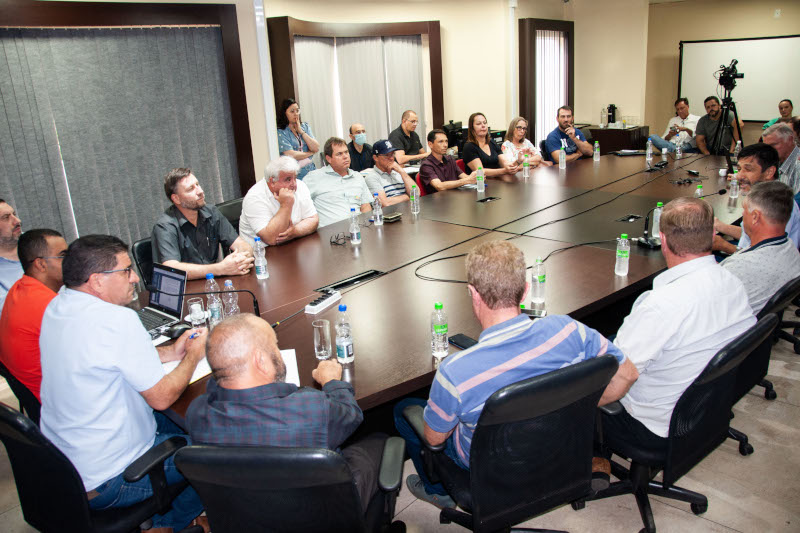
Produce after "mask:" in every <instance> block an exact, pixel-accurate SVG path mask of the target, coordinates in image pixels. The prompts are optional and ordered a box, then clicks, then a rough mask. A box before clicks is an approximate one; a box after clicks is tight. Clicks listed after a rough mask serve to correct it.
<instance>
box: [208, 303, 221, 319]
mask: <svg viewBox="0 0 800 533" xmlns="http://www.w3.org/2000/svg"><path fill="white" fill-rule="evenodd" d="M208 312H209V314H210V315H211V320H222V306H219V305H213V306H211V307H209V308H208Z"/></svg>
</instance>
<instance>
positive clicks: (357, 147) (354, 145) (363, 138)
mask: <svg viewBox="0 0 800 533" xmlns="http://www.w3.org/2000/svg"><path fill="white" fill-rule="evenodd" d="M350 138H351V139H352V141H350V142H349V143H347V150H348V151H349V152H350V168H352V169H353V170H355V171H356V172H361V171H362V170H367V169H368V168H372V167H373V166H374V165H375V162H374V161H373V160H372V154H373V150H372V145H371V144H367V129H366V128H365V127H364V125H363V124H359V123H357V122H356V123H355V124H353V125H352V126H350Z"/></svg>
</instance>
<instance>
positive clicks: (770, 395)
mask: <svg viewBox="0 0 800 533" xmlns="http://www.w3.org/2000/svg"><path fill="white" fill-rule="evenodd" d="M777 397H778V393H777V392H775V389H766V390H765V391H764V398H766V399H767V400H774V399H775V398H777Z"/></svg>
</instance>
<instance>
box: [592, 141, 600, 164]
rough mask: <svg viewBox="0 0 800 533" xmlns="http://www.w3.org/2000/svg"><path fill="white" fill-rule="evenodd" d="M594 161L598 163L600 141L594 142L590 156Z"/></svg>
mask: <svg viewBox="0 0 800 533" xmlns="http://www.w3.org/2000/svg"><path fill="white" fill-rule="evenodd" d="M592 159H593V160H594V161H600V141H595V142H594V153H593V154H592Z"/></svg>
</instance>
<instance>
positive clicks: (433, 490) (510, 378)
mask: <svg viewBox="0 0 800 533" xmlns="http://www.w3.org/2000/svg"><path fill="white" fill-rule="evenodd" d="M467 283H468V285H467V287H468V289H469V293H470V295H471V296H472V310H473V312H474V313H475V317H476V318H477V319H478V321H479V322H480V323H481V326H482V327H483V332H482V333H481V335H480V337H479V340H478V344H476V345H475V346H473V347H472V348H469V349H467V350H463V351H461V352H458V353H455V354H452V355H450V356H449V357H447V358H446V359H445V360H444V361H443V362H442V364H441V365H440V366H439V370H438V371H437V372H436V377H435V378H434V380H433V384H432V385H431V392H430V397H429V398H428V401H427V402H425V401H424V400H421V399H418V398H407V399H405V400H402V401H401V402H400V403H398V404H397V405H396V406H395V409H394V416H395V426H396V427H397V430H398V431H399V432H400V434H401V435H402V436H403V438H404V439H405V440H406V449H407V450H408V453H409V455H410V457H411V459H412V460H413V462H414V466H415V467H416V469H417V473H418V474H415V475H411V476H409V477H408V479H407V480H406V483H407V485H408V488H409V490H410V491H411V493H412V494H414V496H416V497H417V498H419V499H421V500H425V501H427V502H429V503H431V504H433V505H435V506H437V507H440V508H441V507H455V503H454V502H453V500H452V499H451V498H450V497H449V496H448V495H447V493H446V491H445V490H444V487H442V485H441V484H438V483H437V484H434V483H431V482H430V481H429V480H428V479H427V477H426V476H425V473H424V468H423V464H422V460H421V457H420V450H421V446H422V445H421V442H420V441H419V439H418V438H417V436H416V433H414V431H413V430H412V429H411V427H410V426H409V424H408V423H407V422H406V420H405V418H404V417H403V414H402V413H403V409H404V408H405V407H406V406H407V405H412V404H415V403H416V404H419V405H424V406H425V411H424V415H423V417H424V421H425V438H426V439H427V440H428V442H430V443H431V444H440V443H443V442H446V447H445V453H446V454H447V455H448V456H449V457H450V458H451V459H453V461H454V462H455V463H456V464H457V465H459V466H461V467H462V468H464V469H469V452H470V443H471V441H472V434H473V432H474V430H475V426H476V425H477V423H478V418H480V414H481V410H482V408H483V404H484V403H485V402H486V400H487V399H488V398H489V396H491V395H492V394H493V393H494V392H495V391H497V390H499V389H501V388H503V387H505V386H506V385H510V384H512V383H516V382H518V381H522V380H524V379H528V378H531V377H533V376H537V375H540V374H545V373H547V372H550V371H552V370H558V369H559V368H562V367H564V366H567V365H571V364H574V363H579V362H581V361H583V360H586V359H589V358H592V357H597V356H599V355H603V354H605V353H610V354H612V355H614V356H615V357H616V358H617V360H618V361H619V369H618V370H617V373H616V374H615V375H614V377H613V378H612V380H611V383H609V385H608V387H607V388H606V390H605V392H604V393H603V396H602V397H601V399H600V405H604V404H606V403H610V402H613V401H615V400H618V399H619V398H621V397H622V396H623V395H624V394H625V393H626V392H627V391H628V389H629V388H630V386H631V385H632V384H633V382H634V381H636V378H637V377H638V372H637V371H636V367H635V366H634V365H633V364H632V363H631V362H630V361H629V360H628V359H627V358H626V357H625V355H624V354H623V353H622V352H621V351H620V350H619V349H618V348H617V347H616V346H614V345H613V344H612V343H611V342H609V341H608V340H607V339H606V338H605V337H603V336H602V335H600V334H599V333H598V332H597V331H595V330H593V329H591V328H589V327H587V326H585V325H583V324H581V323H580V322H576V321H575V320H573V319H571V318H570V317H568V316H558V315H551V316H548V317H545V318H541V319H539V320H535V321H532V320H530V319H529V318H528V316H527V315H524V314H520V311H519V305H520V303H521V302H522V301H523V300H524V298H525V295H526V293H527V291H528V284H527V283H526V281H525V256H524V255H523V254H522V251H521V250H520V249H519V248H517V247H516V246H514V245H513V244H511V243H510V242H508V241H492V242H487V243H484V244H481V245H478V246H477V247H475V248H473V250H472V251H471V252H470V253H469V255H468V256H467Z"/></svg>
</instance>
